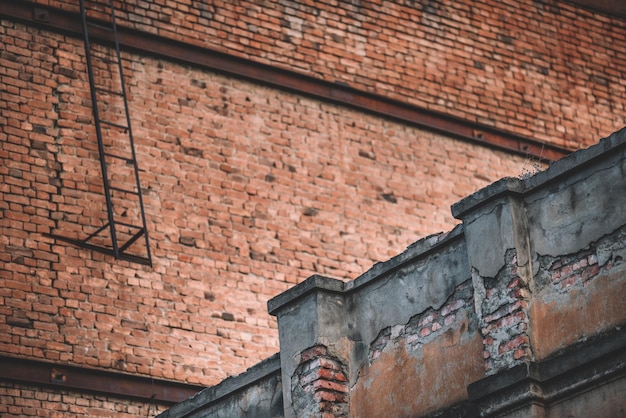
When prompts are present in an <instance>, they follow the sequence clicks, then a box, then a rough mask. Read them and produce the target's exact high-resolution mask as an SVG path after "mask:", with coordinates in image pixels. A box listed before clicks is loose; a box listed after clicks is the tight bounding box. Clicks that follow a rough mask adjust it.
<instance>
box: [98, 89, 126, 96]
mask: <svg viewBox="0 0 626 418" xmlns="http://www.w3.org/2000/svg"><path fill="white" fill-rule="evenodd" d="M96 91H97V92H99V93H108V94H112V95H114V96H120V97H122V96H124V93H122V92H121V91H113V90H107V89H101V88H99V87H96Z"/></svg>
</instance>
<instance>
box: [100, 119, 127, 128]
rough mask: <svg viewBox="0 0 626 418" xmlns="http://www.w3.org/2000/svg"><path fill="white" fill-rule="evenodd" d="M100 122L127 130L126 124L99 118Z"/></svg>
mask: <svg viewBox="0 0 626 418" xmlns="http://www.w3.org/2000/svg"><path fill="white" fill-rule="evenodd" d="M100 123H104V124H105V125H109V126H114V127H116V128H119V129H124V130H125V131H127V130H128V126H124V125H120V124H119V123H114V122H109V121H108V120H102V119H100Z"/></svg>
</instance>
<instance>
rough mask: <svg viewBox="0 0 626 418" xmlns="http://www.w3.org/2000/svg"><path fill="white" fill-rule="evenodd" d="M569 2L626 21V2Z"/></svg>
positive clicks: (595, 0) (581, 0)
mask: <svg viewBox="0 0 626 418" xmlns="http://www.w3.org/2000/svg"><path fill="white" fill-rule="evenodd" d="M569 2H570V3H574V4H576V5H577V6H583V7H586V8H588V9H591V10H594V11H599V12H602V13H606V14H608V15H611V16H615V17H618V18H620V19H626V2H625V1H624V0H569Z"/></svg>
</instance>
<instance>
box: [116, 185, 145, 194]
mask: <svg viewBox="0 0 626 418" xmlns="http://www.w3.org/2000/svg"><path fill="white" fill-rule="evenodd" d="M109 189H111V190H115V191H116V192H122V193H128V194H134V195H138V194H139V192H135V191H132V190H127V189H121V188H119V187H113V186H109Z"/></svg>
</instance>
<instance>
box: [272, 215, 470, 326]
mask: <svg viewBox="0 0 626 418" xmlns="http://www.w3.org/2000/svg"><path fill="white" fill-rule="evenodd" d="M462 236H463V226H462V225H457V226H456V227H455V228H454V229H453V230H452V231H450V232H448V233H438V234H433V235H429V236H427V237H424V238H422V239H420V240H418V241H416V242H414V243H413V244H411V245H409V247H408V248H407V249H406V250H405V251H403V252H402V253H400V254H399V255H397V256H395V257H393V258H391V259H389V260H387V261H385V262H381V263H376V264H375V265H374V266H373V267H372V268H371V269H369V270H368V271H366V272H365V273H363V274H362V275H360V276H359V277H357V278H356V279H354V280H351V281H349V282H342V281H341V280H337V279H332V278H329V277H324V276H320V275H317V274H316V275H313V276H310V277H309V278H307V279H306V280H305V281H303V282H302V283H300V284H297V285H296V286H294V287H292V288H291V289H288V290H286V291H284V292H283V293H281V294H279V295H277V296H275V297H274V298H272V299H270V300H269V301H268V302H267V308H268V311H269V313H270V315H274V316H275V315H276V314H277V313H278V311H280V310H281V309H283V308H284V307H286V306H287V305H291V304H293V303H295V302H296V301H297V300H299V299H300V298H302V297H304V296H306V295H308V294H310V293H312V292H327V293H328V292H329V293H344V294H347V293H350V292H355V291H357V290H359V289H360V288H362V287H364V286H367V285H369V284H371V283H374V282H376V281H377V280H379V279H382V278H383V277H385V276H386V275H387V274H389V273H391V272H392V271H394V270H396V269H398V268H400V267H402V266H403V265H405V264H407V263H410V262H412V261H415V260H417V259H420V258H423V257H425V256H427V255H428V254H430V253H432V252H435V251H438V250H440V249H441V248H444V247H446V246H448V245H449V244H450V243H451V242H453V241H456V240H457V239H459V238H461V237H462Z"/></svg>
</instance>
